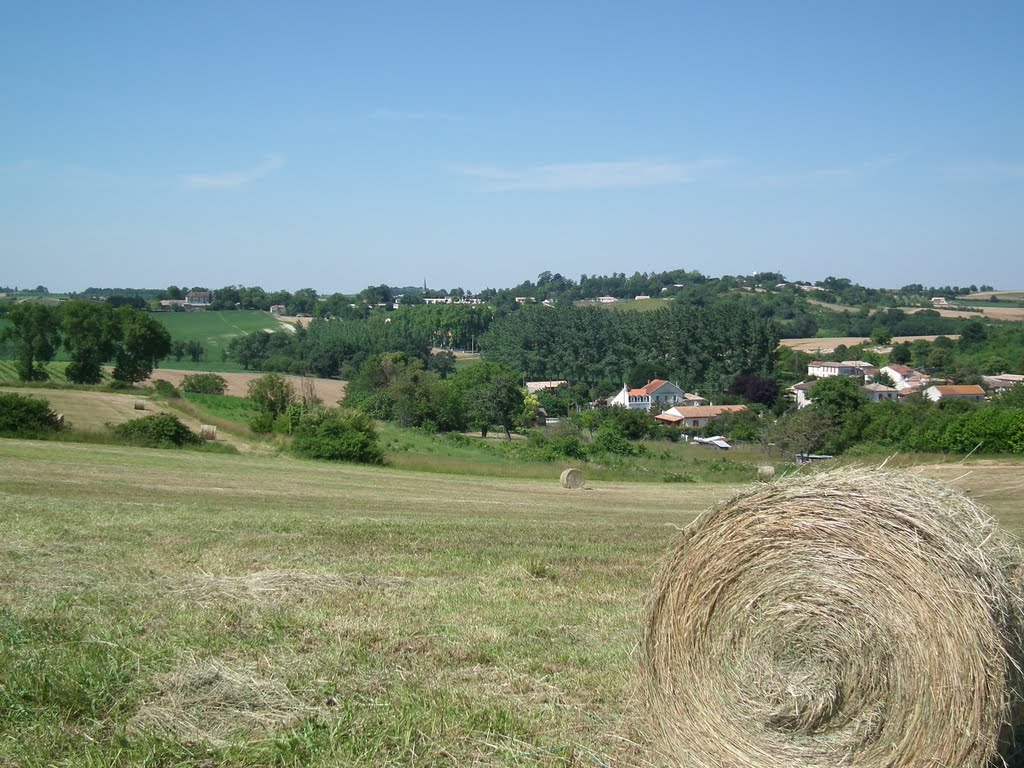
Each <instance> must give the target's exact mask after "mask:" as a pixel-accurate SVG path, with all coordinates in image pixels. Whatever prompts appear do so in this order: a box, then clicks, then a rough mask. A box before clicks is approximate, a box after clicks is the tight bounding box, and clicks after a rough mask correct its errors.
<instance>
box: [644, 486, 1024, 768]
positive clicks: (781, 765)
mask: <svg viewBox="0 0 1024 768" xmlns="http://www.w3.org/2000/svg"><path fill="white" fill-rule="evenodd" d="M1021 562H1022V555H1021V550H1020V548H1019V547H1018V545H1017V542H1016V540H1015V539H1014V538H1013V537H1012V536H1010V535H1009V534H1007V533H1005V532H1003V531H1002V530H1000V529H999V527H998V526H997V525H996V524H995V522H994V521H993V520H992V519H991V518H990V517H989V516H988V515H987V514H986V513H985V512H984V511H983V510H982V509H981V508H980V507H978V506H977V505H976V504H975V503H974V502H972V501H971V500H970V499H968V498H967V497H965V496H964V495H962V494H960V493H959V492H956V491H952V490H950V489H948V488H943V487H941V486H939V485H938V484H936V483H934V482H932V481H928V480H924V479H921V478H918V477H914V476H910V475H906V474H896V473H890V472H881V471H872V470H861V469H841V470H834V471H829V472H822V473H820V474H816V475H812V476H809V477H786V478H782V479H780V480H778V481H776V482H775V483H772V484H770V485H761V486H757V487H756V488H755V489H754V490H751V491H748V492H745V493H741V494H740V495H738V496H736V497H735V498H733V499H732V500H730V501H728V502H725V503H724V504H721V505H719V506H717V507H715V508H714V509H712V510H710V511H709V512H707V513H705V514H704V515H702V516H701V517H699V518H698V519H697V520H696V521H694V522H693V523H692V524H691V525H690V526H689V527H688V528H687V529H686V531H685V533H684V534H683V537H682V540H681V542H680V544H679V546H678V548H677V549H676V550H675V551H674V552H673V553H672V554H671V555H670V556H669V558H668V559H667V560H666V562H665V564H664V565H663V568H662V570H661V573H660V574H659V575H658V577H657V578H656V581H655V596H654V600H653V602H652V605H651V610H650V614H649V617H648V624H647V633H646V638H645V644H646V655H645V661H646V677H647V683H648V691H649V703H650V708H651V713H652V717H653V720H654V722H655V726H656V729H655V730H656V733H657V734H658V737H659V739H660V741H661V747H662V749H663V750H664V751H665V752H667V753H668V754H669V755H671V757H672V759H673V760H674V761H675V762H676V763H678V764H679V765H680V766H686V767H688V768H726V767H728V768H735V767H737V766H738V767H739V768H746V767H748V766H749V767H750V768H754V766H756V767H757V768H801V767H809V766H815V767H818V766H856V767H857V768H876V767H877V768H881V767H882V766H886V767H887V768H901V767H908V768H909V767H910V766H915V767H916V766H921V767H922V768H923V767H924V766H956V767H957V768H985V767H986V766H989V765H1003V762H1002V761H1001V759H1000V752H1001V751H1002V752H1004V753H1005V752H1008V751H1009V749H1010V747H1009V746H1007V745H1008V742H1009V737H1010V736H1011V732H1012V727H1013V726H1014V725H1015V721H1016V720H1017V718H1018V715H1017V710H1018V709H1019V702H1020V690H1021V681H1020V675H1019V667H1018V666H1017V665H1019V664H1020V660H1021V648H1020V636H1019V626H1018V625H1019V621H1020V618H1019V617H1020V608H1021V599H1020V590H1019V587H1018V576H1019V568H1020V566H1021ZM1006 759H1007V760H1008V761H1010V764H1011V765H1015V764H1018V763H1016V762H1015V761H1012V760H1011V758H1010V757H1009V756H1007V757H1006Z"/></svg>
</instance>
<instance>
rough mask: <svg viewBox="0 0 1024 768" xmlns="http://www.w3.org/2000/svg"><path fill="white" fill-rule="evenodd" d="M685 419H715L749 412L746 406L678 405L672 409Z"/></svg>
mask: <svg viewBox="0 0 1024 768" xmlns="http://www.w3.org/2000/svg"><path fill="white" fill-rule="evenodd" d="M672 410H673V411H675V412H676V413H678V414H679V415H680V416H682V417H683V418H684V419H714V418H716V417H718V416H721V415H722V414H723V413H736V412H739V411H745V410H747V406H745V405H677V406H676V407H674V408H672Z"/></svg>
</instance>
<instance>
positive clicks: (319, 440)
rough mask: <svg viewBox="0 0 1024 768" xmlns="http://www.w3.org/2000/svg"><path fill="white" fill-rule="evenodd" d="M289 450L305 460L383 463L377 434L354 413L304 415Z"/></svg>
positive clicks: (322, 411) (325, 411) (322, 412)
mask: <svg viewBox="0 0 1024 768" xmlns="http://www.w3.org/2000/svg"><path fill="white" fill-rule="evenodd" d="M292 450H294V451H295V453H297V454H298V455H300V456H304V457H305V458H307V459H323V460H327V461H354V462H358V463H361V464H383V463H384V452H383V450H381V447H380V443H379V440H378V437H377V430H376V429H375V428H374V426H373V422H372V421H371V420H370V419H369V418H368V417H367V416H365V415H364V414H362V413H360V412H358V411H342V410H331V411H329V410H321V411H317V412H311V413H309V414H307V415H306V416H305V417H304V418H303V420H302V423H301V424H300V425H299V427H298V429H297V430H296V434H295V440H294V441H293V442H292Z"/></svg>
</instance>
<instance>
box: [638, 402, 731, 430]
mask: <svg viewBox="0 0 1024 768" xmlns="http://www.w3.org/2000/svg"><path fill="white" fill-rule="evenodd" d="M745 410H747V406H745V405H676V406H673V407H672V408H669V409H668V410H667V411H665V412H664V413H659V414H658V415H657V416H655V417H654V418H655V419H656V420H658V421H660V422H661V423H662V424H669V425H672V426H679V427H688V428H695V427H696V428H699V427H703V426H704V425H705V424H707V423H708V422H709V421H712V420H713V419H717V418H718V417H720V416H724V415H725V414H727V413H740V412H742V411H745Z"/></svg>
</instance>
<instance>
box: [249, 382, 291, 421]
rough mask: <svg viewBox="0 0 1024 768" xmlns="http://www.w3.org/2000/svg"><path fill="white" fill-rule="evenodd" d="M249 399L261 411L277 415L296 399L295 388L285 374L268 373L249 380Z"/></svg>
mask: <svg viewBox="0 0 1024 768" xmlns="http://www.w3.org/2000/svg"><path fill="white" fill-rule="evenodd" d="M249 399H250V400H252V402H253V403H255V405H256V407H257V408H259V409H260V410H261V411H265V412H266V413H269V414H270V415H271V417H276V416H279V415H280V414H282V413H284V412H285V409H286V408H287V407H288V406H289V405H290V404H291V403H293V402H294V401H295V389H294V388H293V387H292V385H291V382H289V381H288V379H286V378H285V377H284V376H281V375H279V374H276V373H268V374H267V375H266V376H260V377H259V378H258V379H254V380H253V381H250V382H249Z"/></svg>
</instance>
